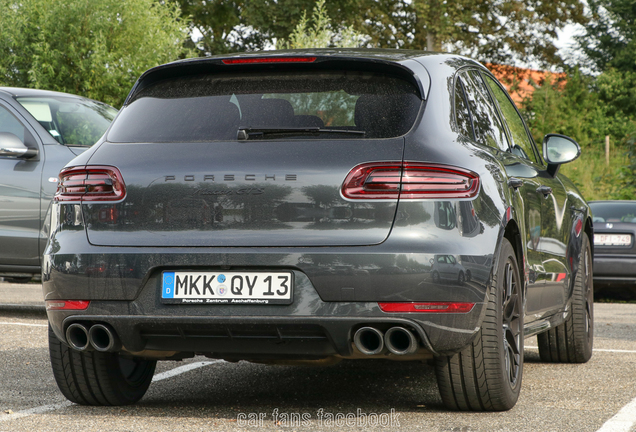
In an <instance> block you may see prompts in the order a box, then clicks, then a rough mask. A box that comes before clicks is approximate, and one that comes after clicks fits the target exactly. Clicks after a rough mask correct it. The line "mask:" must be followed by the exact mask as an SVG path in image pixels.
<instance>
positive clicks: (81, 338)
mask: <svg viewBox="0 0 636 432" xmlns="http://www.w3.org/2000/svg"><path fill="white" fill-rule="evenodd" d="M66 342H68V344H69V345H70V346H71V348H73V349H74V350H76V351H86V350H87V349H89V348H90V346H91V344H90V342H89V340H88V329H87V328H86V326H85V325H84V324H79V323H73V324H71V325H70V326H68V328H67V329H66Z"/></svg>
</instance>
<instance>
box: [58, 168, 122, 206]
mask: <svg viewBox="0 0 636 432" xmlns="http://www.w3.org/2000/svg"><path fill="white" fill-rule="evenodd" d="M125 196H126V185H125V184H124V179H123V177H122V175H121V173H120V172H119V170H118V169H117V168H115V167H111V166H90V165H89V166H86V167H73V168H65V169H63V170H62V171H61V172H60V181H59V182H58V186H57V192H56V193H55V201H82V202H85V201H119V200H122V199H124V197H125Z"/></svg>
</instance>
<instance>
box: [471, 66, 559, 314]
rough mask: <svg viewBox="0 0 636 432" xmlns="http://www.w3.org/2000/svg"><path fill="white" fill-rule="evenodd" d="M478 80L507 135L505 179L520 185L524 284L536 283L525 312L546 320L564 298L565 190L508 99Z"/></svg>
mask: <svg viewBox="0 0 636 432" xmlns="http://www.w3.org/2000/svg"><path fill="white" fill-rule="evenodd" d="M483 77H484V80H485V82H486V83H487V84H488V87H489V89H490V91H491V93H492V95H493V97H494V99H495V100H496V101H497V104H498V107H499V111H500V113H501V116H502V118H503V120H504V122H505V124H506V126H507V129H508V135H509V139H510V143H511V144H510V153H509V154H508V155H506V162H505V166H506V170H507V171H508V175H509V176H510V177H513V178H516V179H518V180H521V183H519V187H518V190H519V191H520V193H521V196H522V198H523V203H524V207H525V208H524V212H525V219H526V227H527V232H526V245H527V249H528V262H529V265H530V268H529V270H530V275H529V278H530V279H534V280H535V283H534V284H531V286H532V288H531V289H530V288H529V290H528V297H527V310H528V312H532V313H534V314H535V315H539V314H541V312H543V313H544V314H548V313H550V312H551V311H552V310H553V309H556V308H560V307H561V306H562V305H563V304H564V302H565V299H566V296H567V279H568V278H567V274H568V271H567V270H566V267H565V255H566V239H565V237H566V236H567V234H568V230H567V229H566V227H567V226H569V225H568V223H567V217H568V215H567V209H566V204H567V203H566V201H567V196H566V193H565V187H564V186H563V184H562V183H561V181H560V180H559V178H558V177H556V176H553V175H551V174H550V173H549V172H548V171H547V170H546V167H545V165H544V164H543V161H542V159H541V157H540V156H539V152H538V151H537V149H536V147H535V145H534V142H533V140H532V138H531V135H530V134H529V132H528V130H527V128H526V126H525V124H524V121H523V119H522V118H521V116H520V114H519V112H518V111H517V109H516V107H515V105H514V103H513V102H512V100H511V99H510V97H509V96H508V94H507V93H506V92H505V90H504V89H503V88H502V87H501V85H500V84H499V83H497V82H496V80H495V79H494V78H493V77H491V76H489V75H488V74H483ZM530 263H532V264H530Z"/></svg>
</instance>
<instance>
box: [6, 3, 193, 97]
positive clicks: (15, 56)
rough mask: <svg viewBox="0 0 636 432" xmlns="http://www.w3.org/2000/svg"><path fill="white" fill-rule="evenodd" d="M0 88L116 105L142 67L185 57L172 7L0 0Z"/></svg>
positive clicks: (177, 12) (182, 30)
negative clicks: (40, 91) (44, 91)
mask: <svg viewBox="0 0 636 432" xmlns="http://www.w3.org/2000/svg"><path fill="white" fill-rule="evenodd" d="M0 10H2V11H3V13H2V15H0V85H6V86H16V87H33V88H42V89H48V90H57V91H63V92H69V93H74V94H79V95H82V96H87V97H90V98H93V99H97V100H101V101H104V102H106V103H109V104H111V105H113V106H117V107H118V106H121V104H122V103H123V101H124V99H125V97H126V95H127V94H128V91H129V90H130V88H131V87H132V85H133V84H134V82H135V81H136V79H137V78H138V77H139V75H140V74H141V73H142V72H144V71H145V70H146V69H148V68H150V67H152V66H156V65H158V64H161V63H165V62H168V61H172V60H176V59H177V58H179V57H180V56H181V57H183V56H187V55H188V51H187V50H186V49H184V46H183V41H184V40H185V38H186V37H187V31H186V28H185V26H184V25H183V23H182V22H181V21H180V10H179V8H178V7H177V6H176V5H175V4H172V3H171V4H165V3H160V2H156V1H154V0H64V1H55V2H52V1H50V0H21V1H20V2H16V1H15V0H0Z"/></svg>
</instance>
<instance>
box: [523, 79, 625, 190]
mask: <svg viewBox="0 0 636 432" xmlns="http://www.w3.org/2000/svg"><path fill="white" fill-rule="evenodd" d="M628 85H629V84H625V81H624V80H622V79H621V76H620V75H616V74H613V73H609V72H608V73H605V74H602V75H600V76H598V77H596V78H594V77H590V76H585V75H583V74H581V73H580V71H578V70H576V69H575V70H574V71H572V72H571V73H570V74H569V75H567V77H565V78H564V79H563V80H561V81H558V80H555V79H554V78H553V77H551V76H548V77H547V78H546V80H545V81H544V82H542V83H540V84H538V85H537V89H536V90H535V92H534V93H533V94H532V97H531V98H530V99H527V100H525V101H524V104H523V114H524V115H525V117H526V119H527V120H528V124H529V125H530V129H531V132H532V134H533V136H534V139H535V141H536V142H538V143H541V142H542V141H543V136H544V135H545V134H547V133H560V134H563V135H567V136H570V137H572V138H574V139H576V140H577V142H578V143H579V144H580V145H581V149H582V154H581V157H580V158H579V159H578V160H576V161H575V162H573V163H571V164H566V165H564V166H563V167H562V168H561V169H562V172H563V173H564V174H566V175H567V176H568V177H569V178H570V179H571V180H572V181H573V182H574V183H575V184H576V185H577V186H578V187H579V189H580V190H581V192H582V193H583V195H584V196H585V198H586V199H636V187H635V186H636V177H635V176H634V174H635V171H634V167H632V168H629V166H630V163H631V164H632V165H634V166H636V153H634V151H633V145H631V146H630V145H628V144H627V143H626V137H627V136H628V135H629V134H630V133H633V132H634V131H636V116H635V115H634V114H633V113H634V111H632V114H631V115H627V114H626V112H628V111H623V110H622V109H620V106H622V104H625V105H628V104H629V103H631V101H623V97H622V96H623V95H624V94H625V95H629V94H630V92H632V93H631V94H633V92H634V86H632V87H628ZM604 98H608V99H609V100H612V101H613V102H614V103H605V102H604V101H603V99H604ZM605 136H609V137H610V142H611V149H612V150H611V152H610V155H611V158H610V164H609V165H607V164H606V160H605ZM628 149H632V153H633V154H631V155H630V154H626V151H627V150H628ZM630 161H631V162H630ZM630 185H631V186H630Z"/></svg>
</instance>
